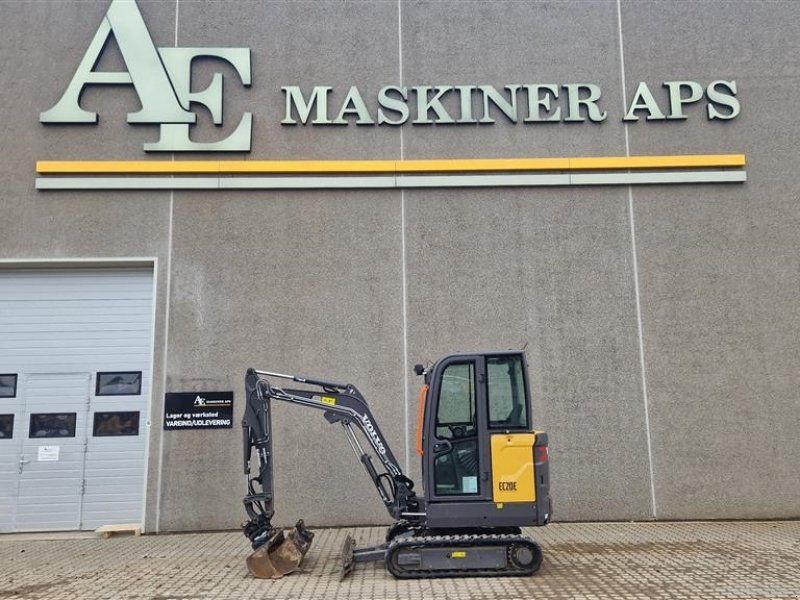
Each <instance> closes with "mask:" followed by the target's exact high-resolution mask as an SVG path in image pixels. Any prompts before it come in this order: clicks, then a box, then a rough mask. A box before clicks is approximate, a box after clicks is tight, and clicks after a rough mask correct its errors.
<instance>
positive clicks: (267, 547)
mask: <svg viewBox="0 0 800 600" xmlns="http://www.w3.org/2000/svg"><path fill="white" fill-rule="evenodd" d="M312 539H314V533H313V532H311V531H309V530H308V529H306V526H305V524H304V523H303V521H302V519H301V520H299V521H298V522H297V524H295V526H294V528H293V529H292V530H291V531H290V532H289V535H284V533H283V530H279V531H278V532H277V533H276V534H275V535H273V536H272V537H271V538H270V539H269V540H267V542H266V543H264V544H262V545H261V546H259V547H258V548H257V549H256V550H255V552H253V553H252V554H251V555H250V556H248V557H247V568H248V569H250V572H251V573H252V574H253V576H254V577H257V578H259V579H280V578H281V577H283V576H284V575H288V574H289V573H292V572H293V571H296V570H297V568H298V567H299V566H300V563H302V562H303V557H304V556H305V555H306V553H308V550H309V548H310V547H311V540H312Z"/></svg>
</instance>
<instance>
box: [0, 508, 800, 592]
mask: <svg viewBox="0 0 800 600" xmlns="http://www.w3.org/2000/svg"><path fill="white" fill-rule="evenodd" d="M347 533H351V534H353V533H354V534H355V537H356V538H357V539H358V541H359V542H360V543H362V544H368V543H377V542H379V541H380V539H381V538H382V536H383V529H382V528H357V529H328V530H318V531H317V537H316V539H315V540H314V546H313V547H312V549H311V552H310V553H309V554H308V556H307V558H306V562H305V563H304V566H303V570H302V571H300V572H297V573H295V574H293V575H290V576H288V577H285V578H284V579H281V580H278V581H264V580H255V579H253V578H251V577H250V576H249V574H248V573H247V570H246V567H245V566H244V558H245V556H246V555H247V554H248V553H249V547H248V544H247V540H246V539H245V538H244V536H242V535H241V534H240V533H238V532H224V533H204V534H182V535H158V536H142V537H138V538H136V537H130V536H129V537H116V538H111V539H105V540H104V539H98V538H95V537H87V536H86V535H83V536H61V537H60V538H59V539H54V540H42V539H37V538H36V537H35V536H25V537H22V536H0V599H3V600H5V599H8V598H11V599H14V600H21V599H23V598H30V599H41V598H52V599H57V600H70V599H73V598H81V599H84V598H85V599H109V600H138V599H146V600H169V599H175V600H205V599H214V598H220V599H223V598H224V599H231V600H245V599H251V598H253V599H256V598H264V599H267V598H268V599H275V600H289V599H293V600H294V599H296V600H316V599H319V600H322V599H325V600H334V599H339V598H341V599H344V598H347V599H350V600H356V599H359V600H360V599H364V600H382V599H389V598H393V599H394V598H397V599H412V598H414V599H416V598H419V599H422V598H426V599H427V598H430V599H431V600H450V599H452V600H456V599H458V600H466V599H471V598H475V599H478V598H489V599H494V598H496V599H503V600H510V599H514V598H520V599H522V598H526V599H527V598H536V599H557V598H574V599H580V600H601V599H609V600H611V599H617V598H620V599H635V600H649V599H659V598H702V599H709V600H717V599H725V598H733V599H737V600H744V599H752V598H771V599H775V600H777V599H781V600H783V599H791V600H798V599H800V522H767V523H764V522H759V523H747V522H738V523H602V524H552V525H549V526H548V527H545V528H543V529H537V530H531V531H529V532H528V533H529V534H531V535H535V537H537V538H538V539H539V540H540V542H541V543H542V546H543V548H544V551H545V561H544V564H543V566H542V569H541V570H540V571H539V573H537V574H536V575H535V576H533V577H527V578H510V577H509V578H493V579H490V578H484V579H441V580H427V581H422V580H415V581H398V580H395V579H393V578H392V577H391V576H390V575H388V574H386V573H385V572H384V571H383V568H382V567H380V566H379V565H378V564H369V565H357V568H356V571H355V573H353V575H351V576H350V577H349V578H348V579H346V580H345V581H343V582H340V581H339V578H338V568H339V566H338V560H337V557H338V553H339V549H340V546H341V544H342V542H343V540H344V537H345V535H346V534H347Z"/></svg>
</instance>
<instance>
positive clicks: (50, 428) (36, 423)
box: [28, 413, 77, 438]
mask: <svg viewBox="0 0 800 600" xmlns="http://www.w3.org/2000/svg"><path fill="white" fill-rule="evenodd" d="M76 414H77V413H38V414H32V415H31V426H30V430H29V431H28V437H29V438H68V437H75V420H76Z"/></svg>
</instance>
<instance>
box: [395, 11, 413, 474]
mask: <svg viewBox="0 0 800 600" xmlns="http://www.w3.org/2000/svg"><path fill="white" fill-rule="evenodd" d="M397 63H398V71H399V77H400V86H401V87H402V85H403V10H402V4H401V0H397ZM404 158H405V155H404V150H403V128H402V127H400V160H404ZM400 252H401V266H402V267H401V268H402V280H403V282H402V283H403V400H404V401H403V408H404V411H405V415H404V419H403V422H404V423H405V439H404V442H405V463H406V465H405V467H406V473H409V472H410V471H411V446H410V442H409V436H410V431H411V428H410V425H409V421H408V419H409V417H410V414H411V409H410V406H409V404H410V399H409V397H408V394H409V387H408V373H407V372H406V369H407V368H408V290H407V287H408V285H407V284H408V280H407V276H406V192H405V190H404V189H403V188H400Z"/></svg>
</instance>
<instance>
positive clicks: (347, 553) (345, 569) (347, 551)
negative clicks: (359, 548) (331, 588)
mask: <svg viewBox="0 0 800 600" xmlns="http://www.w3.org/2000/svg"><path fill="white" fill-rule="evenodd" d="M355 545H356V542H355V540H354V539H353V538H352V537H350V535H348V536H347V537H346V538H345V540H344V545H343V546H342V557H341V558H342V569H341V571H340V572H339V581H342V580H343V579H344V578H345V577H347V576H348V575H350V573H352V572H353V569H355V568H356V558H355V556H354V554H353V550H354V549H355Z"/></svg>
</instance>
